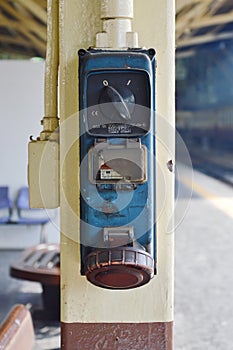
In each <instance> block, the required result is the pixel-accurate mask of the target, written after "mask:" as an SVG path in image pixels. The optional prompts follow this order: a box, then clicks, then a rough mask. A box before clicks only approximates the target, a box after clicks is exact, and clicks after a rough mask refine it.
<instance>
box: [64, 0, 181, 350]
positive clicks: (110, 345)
mask: <svg viewBox="0 0 233 350" xmlns="http://www.w3.org/2000/svg"><path fill="white" fill-rule="evenodd" d="M100 3H101V2H100V0H95V1H93V0H69V1H65V0H60V120H61V134H60V135H61V138H60V145H61V310H62V314H61V321H62V349H67V350H79V349H80V350H85V349H88V350H92V349H93V350H94V349H95V350H98V349H99V350H100V349H101V350H102V349H107V350H108V349H109V350H112V349H127V350H130V349H134V350H135V349H140V350H142V349H148V350H152V349H153V350H164V349H167V350H171V349H172V321H173V268H174V267H173V231H172V228H173V210H174V191H173V187H174V173H173V172H171V166H168V164H169V165H171V162H170V163H169V161H170V160H172V161H173V162H174V119H175V118H174V76H175V68H174V18H175V2H174V0H157V1H154V0H144V1H142V0H134V20H133V30H134V31H136V32H138V33H139V45H140V46H143V47H147V48H149V47H154V48H155V49H156V52H157V83H156V85H157V86H156V90H157V96H156V101H157V160H158V163H157V170H158V172H157V179H156V186H157V199H156V202H157V220H158V221H157V259H158V261H157V267H158V269H157V275H156V276H155V277H154V278H153V279H152V280H151V282H150V283H149V284H147V285H145V286H144V287H141V288H138V289H133V290H125V291H111V290H106V289H101V288H98V287H95V286H94V285H91V284H90V283H89V282H87V280H86V278H85V277H83V276H81V275H80V245H79V218H78V216H79V178H78V173H79V168H78V164H79V144H78V134H79V132H78V130H79V129H78V128H79V125H78V56H77V51H78V49H80V48H88V47H90V46H93V45H94V44H95V34H96V33H97V32H100V31H101V30H102V27H101V25H102V23H101V19H100V8H101V6H100ZM169 169H170V170H169Z"/></svg>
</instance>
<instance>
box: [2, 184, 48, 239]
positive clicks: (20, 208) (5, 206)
mask: <svg viewBox="0 0 233 350" xmlns="http://www.w3.org/2000/svg"><path fill="white" fill-rule="evenodd" d="M28 198H29V197H28V187H26V186H25V187H21V188H20V189H19V192H18V196H17V198H16V203H15V206H16V212H17V216H14V215H12V214H13V205H12V200H11V199H10V198H9V188H8V186H1V187H0V224H11V225H41V232H40V243H45V242H47V237H46V234H45V225H46V224H47V223H48V222H49V221H50V218H49V216H48V214H47V212H46V210H45V209H31V208H30V207H29V199H28Z"/></svg>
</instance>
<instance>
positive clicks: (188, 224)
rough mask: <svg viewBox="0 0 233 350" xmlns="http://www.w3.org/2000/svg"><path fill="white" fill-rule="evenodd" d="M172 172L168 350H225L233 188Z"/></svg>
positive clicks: (232, 315)
mask: <svg viewBox="0 0 233 350" xmlns="http://www.w3.org/2000/svg"><path fill="white" fill-rule="evenodd" d="M178 169H179V170H180V178H179V183H178V188H180V190H178V192H179V195H178V204H177V206H178V212H177V213H176V217H177V218H178V221H177V226H176V233H175V235H176V236H175V242H176V249H175V329H174V338H175V339H174V341H175V345H174V349H175V350H202V349H203V350H204V349H208V350H215V349H216V350H231V349H232V340H231V335H232V322H233V298H232V286H233V273H232V262H233V254H232V247H233V187H232V186H230V185H227V184H224V183H222V182H220V181H218V180H216V179H213V178H211V177H209V176H207V175H205V174H203V173H200V172H198V171H193V172H192V170H191V169H188V168H185V167H183V166H182V165H180V164H179V165H178ZM192 177H193V179H192ZM191 191H192V192H193V194H192V198H191V199H190V198H189V196H190V192H191ZM179 208H182V210H183V211H184V214H183V215H182V213H181V212H180V211H179Z"/></svg>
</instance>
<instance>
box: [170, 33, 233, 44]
mask: <svg viewBox="0 0 233 350" xmlns="http://www.w3.org/2000/svg"><path fill="white" fill-rule="evenodd" d="M224 39H233V32H229V33H222V34H206V35H199V36H194V37H186V38H184V39H179V40H177V43H176V46H177V48H182V47H187V46H194V45H201V44H205V43H209V42H214V41H218V40H224Z"/></svg>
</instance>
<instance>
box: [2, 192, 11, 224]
mask: <svg viewBox="0 0 233 350" xmlns="http://www.w3.org/2000/svg"><path fill="white" fill-rule="evenodd" d="M11 213H12V201H11V200H10V198H9V188H8V186H1V187H0V223H7V222H8V221H9V220H10V217H11Z"/></svg>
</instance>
